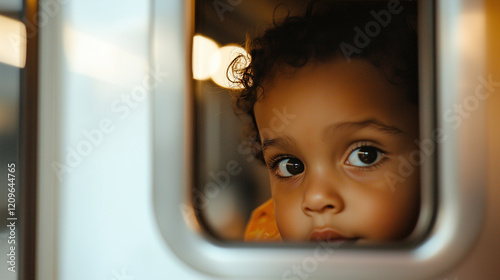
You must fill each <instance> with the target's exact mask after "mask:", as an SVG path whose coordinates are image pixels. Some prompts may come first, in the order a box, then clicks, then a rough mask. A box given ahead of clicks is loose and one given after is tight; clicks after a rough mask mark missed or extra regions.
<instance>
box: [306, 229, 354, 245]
mask: <svg viewBox="0 0 500 280" xmlns="http://www.w3.org/2000/svg"><path fill="white" fill-rule="evenodd" d="M309 240H311V241H326V242H329V243H330V242H331V243H333V242H335V243H344V242H355V241H356V240H358V238H348V237H345V236H343V235H342V234H340V233H339V232H338V231H336V230H334V229H332V228H320V229H315V230H313V232H312V233H311V235H310V237H309Z"/></svg>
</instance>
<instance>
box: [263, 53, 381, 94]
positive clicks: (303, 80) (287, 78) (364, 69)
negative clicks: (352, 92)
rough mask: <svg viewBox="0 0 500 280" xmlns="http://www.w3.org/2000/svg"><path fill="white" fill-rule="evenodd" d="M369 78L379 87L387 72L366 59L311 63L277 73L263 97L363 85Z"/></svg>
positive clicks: (271, 79) (285, 68)
mask: <svg viewBox="0 0 500 280" xmlns="http://www.w3.org/2000/svg"><path fill="white" fill-rule="evenodd" d="M367 78H372V79H374V80H375V83H376V84H379V86H382V85H385V84H386V83H388V80H387V79H386V77H385V75H384V71H383V70H382V69H381V68H379V67H377V66H375V65H373V64H372V63H371V62H369V61H368V60H366V59H361V58H358V59H353V60H351V61H349V62H348V61H346V60H344V59H341V58H337V59H331V60H327V61H311V62H309V63H307V64H305V65H304V66H302V67H300V68H290V67H284V68H283V70H278V71H276V72H275V73H274V74H273V75H272V76H269V78H268V79H266V81H265V82H264V83H263V88H264V94H265V95H267V94H269V93H272V92H275V91H280V90H286V89H288V90H293V89H297V88H296V87H297V86H299V87H311V88H314V87H320V86H322V85H323V86H328V85H331V84H332V83H338V82H340V81H342V82H344V83H345V84H352V85H357V86H362V85H363V83H364V82H366V79H367Z"/></svg>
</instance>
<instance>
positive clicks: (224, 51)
mask: <svg viewBox="0 0 500 280" xmlns="http://www.w3.org/2000/svg"><path fill="white" fill-rule="evenodd" d="M241 54H242V55H244V56H245V57H248V54H247V52H246V51H245V49H243V48H241V47H238V46H234V45H228V46H224V47H222V48H220V49H219V50H218V56H219V60H220V63H219V67H218V68H217V71H215V72H214V73H213V74H212V76H211V77H212V80H213V81H214V82H215V83H216V84H218V85H219V86H221V87H225V88H231V89H236V88H239V87H240V86H239V84H235V83H233V82H232V81H233V80H234V75H233V72H232V71H228V67H229V65H230V64H231V62H232V61H233V60H234V59H235V58H236V57H237V56H239V55H241ZM228 78H229V79H228Z"/></svg>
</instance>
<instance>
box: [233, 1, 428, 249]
mask: <svg viewBox="0 0 500 280" xmlns="http://www.w3.org/2000/svg"><path fill="white" fill-rule="evenodd" d="M414 12H415V4H414V3H413V2H402V3H399V1H394V0H392V1H388V2H385V3H380V2H377V3H374V2H365V3H361V4H360V2H355V3H354V2H351V3H338V2H335V3H334V2H328V1H322V2H318V1H315V2H313V3H311V4H310V5H309V7H308V9H307V11H306V13H305V15H304V16H302V17H287V18H286V19H285V20H284V21H283V22H282V23H280V24H278V25H276V26H274V27H273V28H271V29H269V30H267V31H266V32H265V34H264V35H263V36H261V37H258V38H256V39H253V40H252V41H250V42H247V50H248V53H249V56H250V63H249V64H248V65H245V66H243V67H242V66H241V65H243V64H244V63H243V62H244V60H245V59H248V58H245V57H239V58H237V59H236V60H235V61H233V63H232V66H231V67H232V68H231V69H232V70H233V71H234V73H235V76H238V77H239V80H238V82H239V83H240V84H241V85H242V86H243V87H244V88H243V90H241V91H240V92H238V93H236V94H235V105H236V108H237V109H238V110H239V111H240V112H243V113H244V114H247V115H248V116H250V118H251V120H252V121H251V124H250V126H251V127H252V128H253V134H250V135H249V137H251V138H252V139H254V140H255V141H256V143H257V145H256V146H257V147H259V148H258V149H256V151H255V154H256V156H257V157H258V158H259V159H261V160H263V162H264V163H265V164H266V165H267V168H268V171H269V175H270V180H271V193H272V199H271V200H269V201H268V202H266V203H265V204H263V205H262V206H260V207H259V208H257V209H256V210H254V212H253V214H252V217H251V219H250V222H249V223H248V225H247V229H246V234H245V240H246V241H280V240H284V241H317V240H323V241H329V242H356V243H371V242H381V241H397V240H401V239H404V238H406V237H407V236H408V235H409V234H410V233H411V232H412V231H413V228H414V227H415V224H416V221H417V219H418V215H419V208H420V177H419V172H418V171H415V172H413V173H412V174H410V175H408V174H405V175H408V176H406V177H404V179H399V180H396V181H394V180H391V177H390V176H389V175H390V174H399V172H398V166H399V164H400V159H401V157H403V158H408V156H409V154H410V153H411V152H413V151H415V150H417V149H418V146H417V145H416V144H415V140H416V139H418V128H419V123H418V102H417V100H418V74H417V73H418V69H417V38H416V32H415V23H414V18H412V16H413V15H414ZM278 114H279V116H278ZM283 116H285V117H283ZM401 176H402V175H401ZM399 178H401V177H399Z"/></svg>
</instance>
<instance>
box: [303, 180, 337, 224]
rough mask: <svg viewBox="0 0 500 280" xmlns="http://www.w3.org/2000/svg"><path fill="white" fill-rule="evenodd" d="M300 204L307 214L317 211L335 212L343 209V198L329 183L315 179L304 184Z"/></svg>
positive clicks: (317, 212) (316, 212)
mask: <svg viewBox="0 0 500 280" xmlns="http://www.w3.org/2000/svg"><path fill="white" fill-rule="evenodd" d="M301 206H302V211H303V212H304V213H305V214H306V215H308V216H311V215H314V214H319V213H321V214H323V213H324V214H337V213H340V212H342V211H343V210H344V200H343V199H342V196H341V194H340V193H339V192H338V190H337V189H336V188H335V187H334V186H332V185H331V184H330V183H328V182H320V181H319V180H316V181H315V182H311V183H310V184H309V185H308V186H306V188H305V190H304V198H303V200H302V205H301Z"/></svg>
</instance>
